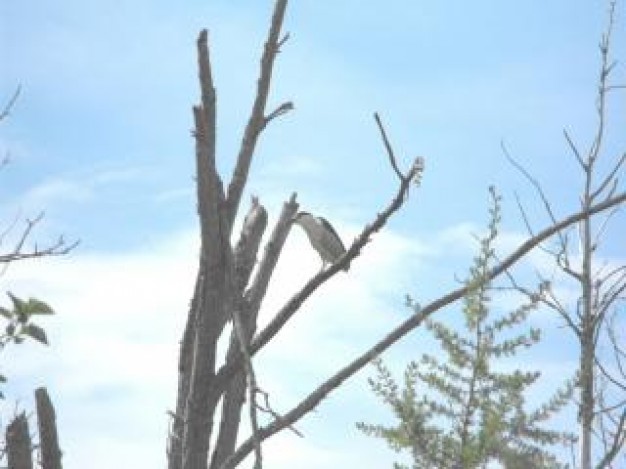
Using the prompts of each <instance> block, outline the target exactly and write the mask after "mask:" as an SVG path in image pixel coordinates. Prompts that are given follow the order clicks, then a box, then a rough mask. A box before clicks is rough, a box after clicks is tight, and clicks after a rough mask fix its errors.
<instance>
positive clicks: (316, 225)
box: [293, 212, 348, 270]
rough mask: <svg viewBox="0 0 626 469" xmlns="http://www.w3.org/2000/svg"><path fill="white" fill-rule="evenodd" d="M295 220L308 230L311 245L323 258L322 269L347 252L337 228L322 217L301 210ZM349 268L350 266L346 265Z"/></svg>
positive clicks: (345, 268)
mask: <svg viewBox="0 0 626 469" xmlns="http://www.w3.org/2000/svg"><path fill="white" fill-rule="evenodd" d="M293 222H294V223H296V224H298V225H300V226H301V227H302V229H303V230H304V231H305V232H306V234H307V236H308V237H309V241H310V242H311V246H313V249H315V250H316V251H317V252H318V254H319V255H320V257H321V258H322V269H321V270H324V267H326V264H327V263H330V264H334V263H335V262H337V261H338V260H339V258H340V257H341V256H343V254H344V253H345V252H346V248H345V246H344V245H343V243H342V242H341V238H340V237H339V235H338V234H337V232H336V231H335V229H334V228H333V227H332V226H331V224H330V223H328V222H327V221H326V220H325V219H324V218H322V217H314V216H313V215H311V214H310V213H308V212H299V213H298V214H297V215H296V216H294V217H293ZM344 270H348V266H346V267H344Z"/></svg>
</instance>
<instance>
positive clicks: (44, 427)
mask: <svg viewBox="0 0 626 469" xmlns="http://www.w3.org/2000/svg"><path fill="white" fill-rule="evenodd" d="M35 402H36V404H37V423H38V427H39V446H40V454H41V468H42V469H61V467H63V466H62V465H61V456H62V453H61V449H60V448H59V437H58V435H57V425H56V413H55V412H54V407H53V406H52V401H51V400H50V396H48V391H47V390H46V388H43V387H42V388H38V389H36V390H35Z"/></svg>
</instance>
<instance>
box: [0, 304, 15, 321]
mask: <svg viewBox="0 0 626 469" xmlns="http://www.w3.org/2000/svg"><path fill="white" fill-rule="evenodd" d="M0 315H2V316H4V317H5V318H7V319H11V318H12V317H13V313H11V311H9V310H8V309H6V308H3V307H2V306H0Z"/></svg>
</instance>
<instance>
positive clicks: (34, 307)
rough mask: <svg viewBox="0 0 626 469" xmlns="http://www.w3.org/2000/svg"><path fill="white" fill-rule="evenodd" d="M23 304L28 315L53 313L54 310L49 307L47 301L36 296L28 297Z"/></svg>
mask: <svg viewBox="0 0 626 469" xmlns="http://www.w3.org/2000/svg"><path fill="white" fill-rule="evenodd" d="M25 306H26V310H27V313H28V314H29V315H30V314H54V310H53V309H52V308H51V307H50V305H48V303H45V302H43V301H41V300H38V299H37V298H29V299H28V302H27V303H26V305H25Z"/></svg>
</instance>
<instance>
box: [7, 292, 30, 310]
mask: <svg viewBox="0 0 626 469" xmlns="http://www.w3.org/2000/svg"><path fill="white" fill-rule="evenodd" d="M7 295H9V298H11V301H12V302H13V309H14V310H15V312H16V313H18V314H25V313H26V303H24V300H20V299H19V298H18V297H17V296H15V295H14V294H13V293H11V292H10V291H8V292H7Z"/></svg>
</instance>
